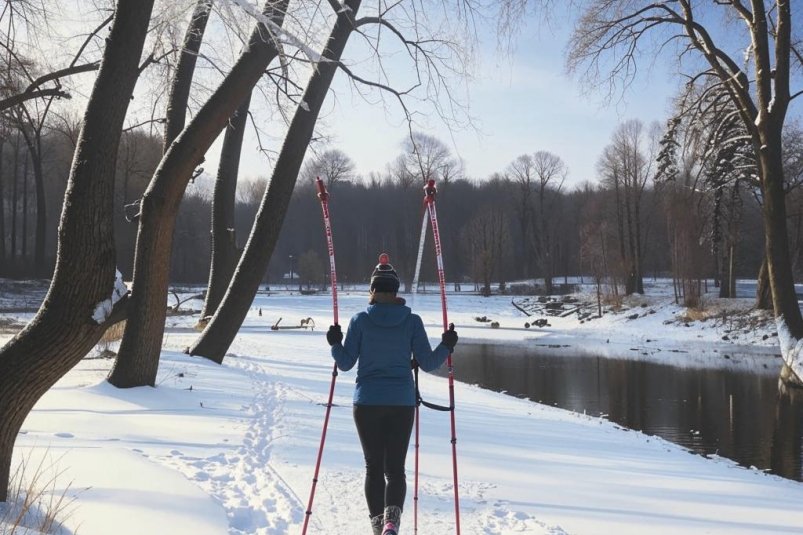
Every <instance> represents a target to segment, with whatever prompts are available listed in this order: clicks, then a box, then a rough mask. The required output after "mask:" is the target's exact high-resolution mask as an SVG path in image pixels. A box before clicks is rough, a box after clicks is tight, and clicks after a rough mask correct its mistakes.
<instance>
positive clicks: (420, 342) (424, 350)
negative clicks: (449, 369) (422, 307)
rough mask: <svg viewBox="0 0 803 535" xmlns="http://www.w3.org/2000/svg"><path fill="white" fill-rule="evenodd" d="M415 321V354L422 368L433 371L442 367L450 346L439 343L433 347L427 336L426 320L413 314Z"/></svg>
mask: <svg viewBox="0 0 803 535" xmlns="http://www.w3.org/2000/svg"><path fill="white" fill-rule="evenodd" d="M412 321H413V342H412V344H413V347H412V350H413V356H414V357H415V360H416V361H417V362H418V365H419V366H420V367H421V369H422V370H424V371H425V372H431V371H433V370H437V369H438V368H440V367H441V365H442V364H443V363H444V361H446V357H448V356H449V348H448V347H446V346H445V345H443V344H442V343H441V344H438V345H437V346H435V349H434V350H433V349H432V346H431V345H430V344H429V338H427V331H426V330H425V329H424V322H423V321H421V317H420V316H418V315H416V314H413V315H412Z"/></svg>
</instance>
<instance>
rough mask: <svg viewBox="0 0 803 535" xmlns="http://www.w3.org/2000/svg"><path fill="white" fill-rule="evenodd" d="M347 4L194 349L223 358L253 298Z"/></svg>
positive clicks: (329, 74)
mask: <svg viewBox="0 0 803 535" xmlns="http://www.w3.org/2000/svg"><path fill="white" fill-rule="evenodd" d="M345 6H346V7H348V8H350V10H349V9H344V10H342V11H341V12H340V13H338V17H337V21H336V22H335V25H334V27H333V28H332V31H331V33H330V35H329V39H328V40H327V41H326V43H328V44H327V46H326V49H325V50H324V52H323V58H324V60H323V61H320V62H319V63H318V65H317V66H316V69H315V71H314V72H313V74H312V76H311V77H310V80H309V82H308V84H307V88H306V90H305V91H304V96H303V97H302V101H303V102H304V103H305V104H306V105H305V106H302V105H299V106H298V107H296V111H295V115H294V116H293V120H292V122H291V123H290V128H289V130H288V132H287V135H286V136H285V140H284V145H283V146H282V150H281V153H280V154H279V158H278V160H277V161H276V167H274V170H273V175H272V177H271V181H270V186H269V187H268V189H267V191H266V192H265V195H264V196H263V198H262V204H261V205H260V207H259V212H258V213H257V217H256V219H255V220H254V225H253V227H252V229H251V235H250V237H249V238H248V244H247V245H246V247H245V250H244V251H243V254H242V257H241V258H240V262H239V264H238V266H237V269H236V271H235V275H234V278H233V279H232V281H231V285H230V286H229V289H228V291H227V292H226V295H225V297H224V298H223V301H222V302H221V303H220V306H219V307H218V310H217V313H216V314H215V315H214V317H213V318H212V321H210V322H209V324H208V325H207V326H206V329H204V331H203V333H202V334H201V336H200V337H199V339H198V340H197V341H196V342H195V344H194V345H193V346H192V347H191V348H190V349H189V353H190V354H191V355H201V356H204V357H207V358H209V359H210V360H213V361H215V362H218V363H220V362H223V357H224V355H225V354H226V351H227V350H228V348H229V346H230V345H231V343H232V341H233V340H234V337H235V336H236V335H237V331H238V330H239V329H240V326H241V325H242V323H243V320H244V319H245V316H246V314H247V313H248V309H249V307H250V306H251V303H252V302H253V300H254V296H255V295H256V292H257V289H258V288H259V282H260V281H261V280H262V276H263V274H264V273H265V269H266V268H267V266H268V262H269V261H270V257H271V255H272V254H273V249H274V247H275V246H276V241H277V240H278V237H279V231H280V229H281V223H282V221H283V220H284V215H285V213H286V212H287V206H288V204H289V203H290V197H291V195H292V193H293V188H294V187H295V183H296V179H297V178H298V173H299V170H300V169H301V164H302V162H303V160H304V154H305V153H306V150H307V146H308V145H309V143H310V140H311V139H312V134H313V132H314V130H315V123H316V122H317V119H318V113H319V112H320V110H321V106H322V105H323V102H324V100H325V98H326V94H327V92H328V91H329V86H330V85H331V83H332V79H333V78H334V75H335V72H336V71H337V65H338V62H339V61H340V56H341V55H342V53H343V49H344V48H345V46H346V42H347V41H348V38H349V35H351V31H352V29H353V26H352V22H351V20H350V18H351V17H353V16H354V15H356V14H357V10H358V9H359V6H360V0H346V2H345Z"/></svg>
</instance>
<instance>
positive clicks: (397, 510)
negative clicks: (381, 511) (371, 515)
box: [382, 505, 402, 535]
mask: <svg viewBox="0 0 803 535" xmlns="http://www.w3.org/2000/svg"><path fill="white" fill-rule="evenodd" d="M401 513H402V511H401V507H399V506H398V505H388V506H387V507H385V529H383V530H382V535H398V534H399V524H400V523H401Z"/></svg>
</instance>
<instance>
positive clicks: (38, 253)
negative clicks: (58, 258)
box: [31, 133, 47, 275]
mask: <svg viewBox="0 0 803 535" xmlns="http://www.w3.org/2000/svg"><path fill="white" fill-rule="evenodd" d="M36 145H37V147H36V149H37V150H35V151H32V152H31V157H32V158H33V178H34V184H35V186H36V230H35V237H36V241H35V242H34V249H33V262H34V270H35V273H36V274H37V275H43V274H44V273H45V271H46V268H47V266H46V265H45V232H46V230H47V210H46V206H45V202H46V200H45V177H44V174H43V173H42V146H41V137H40V136H39V134H38V133H37V136H36Z"/></svg>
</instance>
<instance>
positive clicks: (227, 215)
mask: <svg viewBox="0 0 803 535" xmlns="http://www.w3.org/2000/svg"><path fill="white" fill-rule="evenodd" d="M250 105H251V96H250V95H249V96H247V97H246V98H245V100H244V101H243V102H242V104H240V107H239V108H238V109H237V111H235V112H234V115H233V116H232V117H231V120H230V121H229V124H228V126H227V127H226V133H225V134H224V136H223V147H222V148H221V149H220V161H219V163H218V169H217V178H216V179H215V191H214V196H213V197H212V234H211V235H212V260H211V264H210V267H209V284H208V286H207V290H206V299H205V300H204V308H203V311H202V312H201V318H202V319H203V318H206V317H208V316H211V315H212V314H214V313H215V311H216V310H217V307H218V305H220V301H221V300H222V299H223V295H224V294H225V293H226V288H227V287H228V284H229V281H230V280H231V277H232V275H233V274H234V268H235V267H237V260H239V257H240V249H239V248H238V247H237V235H236V234H235V231H234V208H235V197H236V192H237V177H238V173H239V170H240V154H241V152H242V147H243V137H244V136H245V127H246V123H247V119H248V108H249V107H250Z"/></svg>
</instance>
